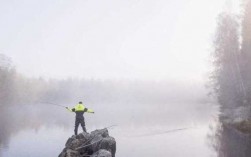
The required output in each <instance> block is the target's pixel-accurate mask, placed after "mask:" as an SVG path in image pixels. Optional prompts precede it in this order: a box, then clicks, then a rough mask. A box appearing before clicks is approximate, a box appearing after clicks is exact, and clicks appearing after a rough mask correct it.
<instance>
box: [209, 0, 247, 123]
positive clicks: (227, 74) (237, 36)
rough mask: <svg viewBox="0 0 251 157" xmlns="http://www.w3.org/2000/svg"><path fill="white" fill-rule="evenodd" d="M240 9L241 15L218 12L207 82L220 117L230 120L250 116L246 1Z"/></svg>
mask: <svg viewBox="0 0 251 157" xmlns="http://www.w3.org/2000/svg"><path fill="white" fill-rule="evenodd" d="M242 12H243V13H242V16H240V15H236V14H234V13H232V12H231V11H229V10H228V11H226V12H223V13H221V14H220V15H219V17H218V27H217V32H216V36H215V40H214V53H213V54H214V60H213V63H214V73H213V75H212V76H211V81H212V83H213V87H214V91H215V93H216V96H217V98H218V102H219V104H220V111H221V117H220V118H222V119H224V120H227V121H232V122H233V121H235V120H244V119H248V118H250V117H251V112H250V106H251V2H250V1H247V2H246V5H245V6H244V8H243V10H242Z"/></svg>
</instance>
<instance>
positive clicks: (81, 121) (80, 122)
mask: <svg viewBox="0 0 251 157" xmlns="http://www.w3.org/2000/svg"><path fill="white" fill-rule="evenodd" d="M79 124H81V126H82V129H83V131H84V132H86V128H85V119H84V118H76V119H75V129H74V133H75V135H77V134H78V126H79Z"/></svg>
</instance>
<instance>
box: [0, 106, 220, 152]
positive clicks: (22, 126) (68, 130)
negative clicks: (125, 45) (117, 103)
mask: <svg viewBox="0 0 251 157" xmlns="http://www.w3.org/2000/svg"><path fill="white" fill-rule="evenodd" d="M28 108H29V107H28ZM100 110H101V109H100ZM5 111H6V112H4V113H5V114H6V113H7V112H8V110H5ZM39 111H40V112H41V115H43V112H42V111H41V110H39ZM96 111H97V110H96ZM174 111H176V109H175V110H171V112H166V113H167V114H168V115H169V116H165V115H164V114H163V115H161V114H160V115H155V114H154V113H153V112H152V110H151V111H149V113H147V110H145V112H144V113H145V114H147V116H144V114H143V113H141V114H138V113H137V114H135V112H137V110H134V113H130V114H129V113H127V114H125V115H129V116H128V117H125V118H123V114H121V116H122V117H121V118H120V117H119V116H118V117H117V118H116V119H114V115H112V116H111V117H109V115H107V116H106V117H105V118H103V120H106V124H105V125H101V120H100V119H102V117H103V115H102V116H101V115H99V114H97V115H95V117H94V115H93V117H92V116H90V115H86V121H87V127H88V131H92V130H95V129H96V128H103V127H104V126H108V125H109V124H114V123H113V122H114V121H115V122H116V123H117V124H118V126H117V127H114V128H111V129H110V130H109V132H110V135H111V136H113V137H115V139H116V141H117V153H116V155H117V156H118V157H128V156H131V157H139V156H142V157H143V156H144V157H153V156H158V157H169V156H170V157H184V156H187V157H216V154H215V153H214V151H213V149H212V148H211V147H210V144H209V143H210V142H209V140H208V138H207V135H208V133H209V132H210V130H209V123H210V121H211V117H212V114H213V111H212V112H207V114H203V115H204V117H201V119H203V120H202V121H196V119H197V118H198V117H199V116H201V113H200V114H196V113H199V112H197V111H196V112H189V113H190V114H188V115H186V114H184V115H183V116H184V117H183V118H180V117H179V114H173V112H174ZM177 111H178V109H177ZM58 112H59V113H58V114H57V116H58V117H60V119H61V120H57V119H55V120H53V121H52V120H51V117H50V116H52V117H53V116H55V114H52V115H51V114H47V116H43V117H45V118H43V120H42V121H40V120H41V118H38V119H36V118H35V117H37V113H36V112H34V111H33V110H32V112H31V113H33V116H32V118H30V114H29V116H28V117H26V116H25V114H24V115H20V118H17V119H15V121H14V123H16V125H10V124H9V123H5V122H4V121H3V120H2V121H1V123H2V124H3V125H4V126H5V128H1V129H0V137H1V139H0V144H1V148H0V152H1V157H17V156H18V157H34V156H36V157H45V156H46V157H55V156H58V154H59V153H60V152H61V151H62V149H63V148H64V144H65V142H66V140H67V139H68V137H70V136H71V135H72V133H73V122H74V115H72V114H69V115H67V116H66V115H65V114H66V113H65V112H62V113H61V111H60V110H59V111H58ZM163 112H165V111H163ZM27 113H28V110H27ZM34 113H36V114H34ZM160 113H161V112H160ZM67 114H68V113H67ZM38 115H39V116H41V115H40V114H38ZM150 115H151V116H152V117H151V116H150ZM191 115H192V116H191ZM149 116H150V119H149V120H148V119H147V118H149ZM158 116H160V117H159V120H158ZM172 116H174V118H173V119H172V118H171V117H172ZM2 117H4V115H2ZM62 117H64V118H65V117H66V118H65V119H64V118H62ZM153 117H156V118H154V119H155V120H156V124H154V123H153V122H152V121H153V120H152V118H153ZM181 117H182V116H181ZM188 117H190V118H188ZM31 119H33V120H34V121H33V120H31ZM62 119H64V120H62ZM113 119H114V120H113ZM118 119H119V120H118ZM126 119H127V120H128V122H126ZM144 119H145V123H143V122H144ZM174 119H176V120H174ZM27 120H28V121H27ZM158 121H159V122H160V123H159V124H158ZM95 122H96V123H97V125H96V126H94V125H90V123H91V124H95ZM169 122H170V123H169ZM88 124H89V125H88ZM15 126H18V127H15ZM8 127H9V129H8ZM184 127H192V128H191V129H187V130H181V131H177V132H171V133H165V134H163V132H165V131H168V130H172V129H179V128H184ZM8 130H9V132H8ZM79 130H80V128H79Z"/></svg>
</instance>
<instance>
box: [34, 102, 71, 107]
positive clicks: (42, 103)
mask: <svg viewBox="0 0 251 157" xmlns="http://www.w3.org/2000/svg"><path fill="white" fill-rule="evenodd" d="M39 103H42V104H49V105H54V106H58V107H63V108H67V107H66V106H63V105H59V104H55V103H51V102H39Z"/></svg>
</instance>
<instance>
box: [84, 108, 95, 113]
mask: <svg viewBox="0 0 251 157" xmlns="http://www.w3.org/2000/svg"><path fill="white" fill-rule="evenodd" d="M84 111H85V112H88V113H94V111H93V110H92V109H88V108H85V110H84Z"/></svg>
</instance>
